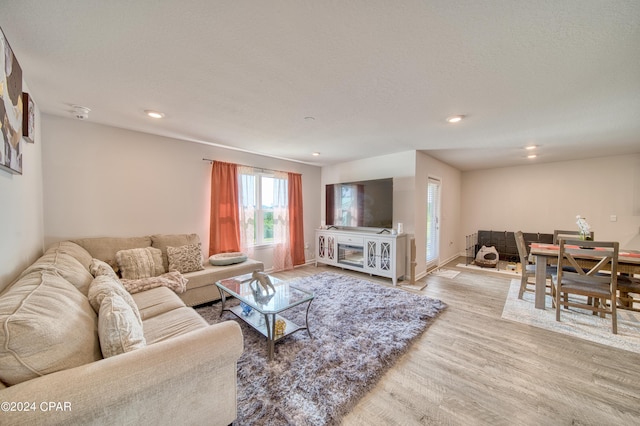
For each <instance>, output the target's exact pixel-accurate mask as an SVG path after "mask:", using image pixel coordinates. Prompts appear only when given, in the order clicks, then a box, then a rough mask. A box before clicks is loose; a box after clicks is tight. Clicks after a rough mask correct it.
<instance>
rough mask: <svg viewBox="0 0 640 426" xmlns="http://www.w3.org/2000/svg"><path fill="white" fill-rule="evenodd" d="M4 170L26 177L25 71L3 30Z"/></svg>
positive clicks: (0, 104)
mask: <svg viewBox="0 0 640 426" xmlns="http://www.w3.org/2000/svg"><path fill="white" fill-rule="evenodd" d="M0 58H3V59H4V62H3V66H2V67H0V87H2V88H3V90H0V123H2V126H1V129H0V136H1V137H2V140H0V169H3V170H6V171H9V172H11V173H13V174H22V110H23V105H22V69H21V68H20V65H19V64H18V61H17V59H16V57H15V55H14V54H13V50H11V46H9V42H8V41H7V38H6V37H5V36H4V32H2V30H1V29H0Z"/></svg>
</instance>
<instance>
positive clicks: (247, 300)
mask: <svg viewBox="0 0 640 426" xmlns="http://www.w3.org/2000/svg"><path fill="white" fill-rule="evenodd" d="M268 277H269V280H270V281H271V283H272V284H273V285H272V286H263V285H262V284H261V283H260V282H259V281H258V280H256V279H254V277H253V275H252V274H245V275H239V276H237V277H233V278H227V279H224V280H220V281H217V282H216V287H218V291H220V298H221V299H222V310H221V311H220V316H222V314H223V312H224V311H230V312H232V313H233V314H234V315H235V316H237V317H238V318H240V319H241V320H243V321H244V322H246V323H247V324H249V325H250V326H251V327H252V328H254V329H255V330H257V331H258V332H260V333H261V334H262V335H263V336H265V337H266V338H267V353H268V357H269V360H272V359H273V348H274V344H275V342H277V341H278V340H280V339H282V338H283V337H286V336H288V335H290V334H292V333H295V332H296V331H299V330H307V334H308V335H309V337H312V336H311V331H309V308H310V307H311V302H312V301H313V298H314V294H313V292H309V291H306V290H302V289H300V288H298V287H295V286H293V285H290V284H289V283H288V282H287V281H283V280H280V279H278V278H275V277H272V276H268ZM228 295H231V296H233V297H235V298H236V299H238V300H239V301H240V302H241V303H240V304H239V305H237V306H232V307H227V306H225V304H226V302H227V297H228ZM303 303H306V304H307V311H306V314H305V321H304V325H298V324H296V323H294V322H293V321H290V320H288V319H286V318H284V317H283V316H282V315H281V314H282V313H284V311H286V310H287V309H291V308H293V307H294V306H298V305H301V304H303ZM283 326H284V329H283Z"/></svg>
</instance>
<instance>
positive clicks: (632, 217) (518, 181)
mask: <svg viewBox="0 0 640 426" xmlns="http://www.w3.org/2000/svg"><path fill="white" fill-rule="evenodd" d="M462 199H463V200H464V202H463V214H462V225H463V226H462V228H463V232H462V234H461V235H462V236H464V235H467V234H471V233H473V232H476V231H478V230H480V229H483V230H496V231H517V230H522V231H524V232H542V233H553V230H554V229H577V225H576V224H575V222H576V219H575V217H576V215H581V216H583V217H586V218H587V222H588V223H589V224H590V225H591V228H592V230H593V231H594V232H595V237H596V239H598V240H611V241H619V242H620V246H621V247H624V248H635V249H640V237H639V232H640V230H639V228H640V154H636V155H629V156H615V157H604V158H592V159H587V160H575V161H566V162H558V163H548V164H532V165H526V166H519V167H506V168H499V169H491V170H480V171H473V172H465V173H463V175H462ZM610 215H616V216H617V222H611V221H610ZM462 238H463V237H462Z"/></svg>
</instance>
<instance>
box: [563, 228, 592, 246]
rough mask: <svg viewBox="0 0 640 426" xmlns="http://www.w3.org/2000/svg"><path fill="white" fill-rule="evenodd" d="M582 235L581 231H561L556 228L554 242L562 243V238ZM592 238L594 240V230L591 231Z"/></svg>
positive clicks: (573, 237)
mask: <svg viewBox="0 0 640 426" xmlns="http://www.w3.org/2000/svg"><path fill="white" fill-rule="evenodd" d="M579 236H580V231H575V230H572V231H561V230H559V229H555V230H554V231H553V244H560V238H565V239H567V238H570V239H576V240H577V239H578V237H579ZM590 237H591V240H592V241H593V239H594V238H595V237H594V233H593V231H591V235H590Z"/></svg>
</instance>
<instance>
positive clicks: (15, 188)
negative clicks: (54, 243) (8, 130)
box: [0, 83, 44, 289]
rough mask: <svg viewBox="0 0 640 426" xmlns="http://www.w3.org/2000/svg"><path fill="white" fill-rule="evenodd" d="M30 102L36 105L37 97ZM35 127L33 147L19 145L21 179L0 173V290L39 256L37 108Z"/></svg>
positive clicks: (39, 138)
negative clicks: (21, 150)
mask: <svg viewBox="0 0 640 426" xmlns="http://www.w3.org/2000/svg"><path fill="white" fill-rule="evenodd" d="M23 86H24V87H23V90H24V91H25V92H28V91H29V90H28V88H27V87H26V85H24V83H23ZM34 99H35V101H36V102H38V99H37V97H35V96H34ZM35 125H36V127H35V143H27V142H25V141H24V140H23V142H22V143H23V149H24V150H23V153H22V169H23V170H22V175H13V174H10V173H9V172H6V171H4V170H0V199H2V202H1V203H0V235H1V237H0V259H2V262H0V289H2V288H4V286H6V285H8V284H9V283H10V282H11V281H13V279H15V278H16V276H17V275H18V274H19V273H20V272H21V271H22V270H23V269H24V268H26V267H27V266H28V265H29V264H30V263H32V262H33V261H34V260H36V259H37V258H38V257H39V256H40V255H42V250H43V238H44V226H43V219H42V146H43V145H42V144H43V142H42V132H41V123H40V112H39V110H38V108H37V104H36V112H35Z"/></svg>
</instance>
